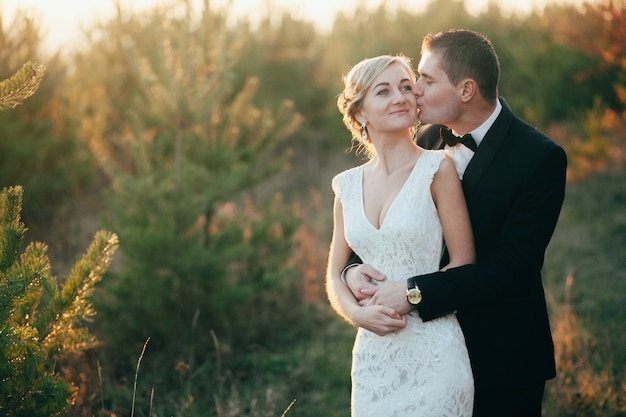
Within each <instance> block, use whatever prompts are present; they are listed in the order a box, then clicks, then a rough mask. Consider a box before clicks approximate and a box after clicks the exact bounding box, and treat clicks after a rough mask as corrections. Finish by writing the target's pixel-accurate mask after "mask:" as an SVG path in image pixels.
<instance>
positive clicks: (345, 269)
mask: <svg viewBox="0 0 626 417" xmlns="http://www.w3.org/2000/svg"><path fill="white" fill-rule="evenodd" d="M357 265H360V264H358V263H353V264H349V265H346V267H345V268H343V270H342V271H341V275H340V276H339V277H340V278H341V282H343V283H344V284H346V285H348V281H346V272H348V269H350V268H352V267H353V266H357Z"/></svg>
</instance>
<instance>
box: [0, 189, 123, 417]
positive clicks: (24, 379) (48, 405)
mask: <svg viewBox="0 0 626 417" xmlns="http://www.w3.org/2000/svg"><path fill="white" fill-rule="evenodd" d="M22 191H23V190H22V188H21V187H19V186H17V187H10V188H5V189H4V190H2V192H1V193H0V381H2V383H0V415H3V416H4V415H7V416H22V415H23V416H26V415H28V416H29V417H50V416H58V415H65V412H66V411H67V408H68V407H69V404H70V402H71V399H72V397H73V395H74V392H75V390H74V389H73V388H72V387H71V384H70V383H69V382H67V381H64V380H63V379H62V378H61V375H59V374H58V373H57V372H56V371H55V366H56V363H57V360H59V359H63V358H64V357H67V355H68V354H70V353H73V352H80V351H84V350H85V349H87V348H89V347H92V346H94V345H95V344H96V342H97V341H96V339H95V338H94V337H93V336H92V335H91V334H90V333H89V330H88V328H87V327H86V326H85V324H86V322H87V321H88V320H89V319H90V318H92V317H93V315H94V314H95V311H94V309H93V307H92V304H91V301H90V299H89V296H90V294H91V292H92V291H93V289H94V286H95V284H96V283H97V282H99V281H100V279H101V278H102V276H103V275H104V273H105V272H106V270H107V268H108V266H109V264H110V262H111V259H112V257H113V254H114V253H115V250H116V249H117V245H118V241H117V236H116V235H115V234H113V233H111V232H106V231H99V232H97V233H96V236H95V238H94V240H93V242H92V244H91V245H90V247H89V249H88V250H87V252H86V253H85V254H84V255H83V257H82V258H81V259H80V260H79V261H78V262H77V263H76V264H75V265H74V267H73V268H72V270H71V272H70V274H69V276H68V277H67V279H65V280H63V282H64V284H63V285H59V283H58V280H57V279H56V278H55V277H54V276H52V275H51V271H50V261H49V260H48V257H47V254H46V252H47V247H46V245H45V244H43V243H38V242H34V243H31V244H30V245H28V247H27V248H26V249H25V250H24V251H23V253H22V254H21V255H20V246H21V244H22V240H23V237H24V232H25V230H26V228H25V227H24V224H23V223H22V222H21V220H20V211H21V203H22Z"/></svg>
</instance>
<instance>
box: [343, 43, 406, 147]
mask: <svg viewBox="0 0 626 417" xmlns="http://www.w3.org/2000/svg"><path fill="white" fill-rule="evenodd" d="M394 63H398V64H400V65H402V67H404V68H405V69H406V70H407V71H408V73H409V74H411V76H412V77H413V81H415V79H416V76H415V71H414V70H413V67H412V66H411V59H410V58H409V57H407V56H405V55H402V54H398V55H395V56H392V55H380V56H377V57H373V58H366V59H364V60H363V61H361V62H359V63H358V64H356V65H355V66H354V67H352V69H351V70H350V71H349V72H348V73H346V74H344V76H343V85H344V89H343V91H342V92H341V94H339V97H338V98H337V107H338V108H339V112H340V113H341V114H342V115H343V123H344V124H345V125H346V127H347V128H348V130H349V131H350V132H351V133H352V142H353V145H356V147H357V151H356V153H357V154H359V153H360V151H361V150H365V151H366V153H367V154H368V155H369V156H370V157H371V156H372V152H373V149H371V148H372V144H371V142H370V141H368V142H367V143H364V142H363V140H362V135H363V128H362V127H361V123H359V121H358V120H357V119H356V115H357V113H358V112H359V110H361V106H362V105H363V99H364V98H365V95H366V94H367V91H368V90H369V88H370V87H371V86H372V83H373V82H374V80H375V79H376V77H378V76H379V75H380V74H381V73H382V72H383V71H384V70H385V69H387V67H388V66H389V65H391V64H394Z"/></svg>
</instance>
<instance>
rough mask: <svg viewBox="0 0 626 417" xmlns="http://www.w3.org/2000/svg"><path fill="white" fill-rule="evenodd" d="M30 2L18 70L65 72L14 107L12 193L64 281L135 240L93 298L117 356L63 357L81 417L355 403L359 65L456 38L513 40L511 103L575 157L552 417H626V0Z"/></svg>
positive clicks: (508, 68) (314, 411) (504, 51)
mask: <svg viewBox="0 0 626 417" xmlns="http://www.w3.org/2000/svg"><path fill="white" fill-rule="evenodd" d="M16 3H18V2H9V1H6V0H5V2H4V3H2V2H0V17H1V19H0V22H1V23H2V25H1V26H0V79H5V78H8V77H9V76H11V75H12V74H13V73H15V72H16V71H17V70H18V69H19V68H20V67H21V66H22V64H23V63H24V62H26V61H36V62H38V63H40V64H42V65H44V66H45V68H46V73H45V77H44V79H43V81H42V83H41V85H40V87H39V89H38V91H37V92H36V94H35V95H33V96H32V97H31V98H29V99H28V100H27V101H25V102H24V104H22V105H21V106H19V107H16V108H15V109H11V110H7V111H3V112H0V186H1V187H8V186H13V185H21V186H22V187H23V188H24V201H23V210H22V220H23V221H24V223H25V224H26V226H27V227H28V232H27V234H26V237H27V240H28V241H40V242H45V243H46V244H47V245H48V254H49V257H50V260H51V262H52V268H53V271H54V273H55V274H57V275H58V276H60V277H63V276H65V275H66V274H67V272H68V270H69V269H70V267H71V265H72V264H73V262H75V260H76V259H77V258H78V257H79V256H80V255H81V254H82V253H83V252H84V251H85V249H86V248H87V246H88V245H89V242H90V241H91V239H92V238H93V236H94V234H95V233H96V231H98V230H102V229H105V230H109V231H112V232H114V233H116V234H117V235H118V236H119V240H120V246H119V250H118V251H117V253H116V255H115V258H114V261H113V263H112V265H111V267H110V268H109V271H108V272H107V274H106V276H105V277H104V279H103V280H102V282H101V283H100V284H99V286H98V288H97V291H96V292H95V293H94V294H93V296H92V300H93V303H94V305H95V309H96V311H97V315H96V317H95V319H94V320H93V322H92V323H91V324H90V328H91V331H92V332H93V334H95V335H96V337H97V339H98V345H97V346H96V347H92V348H89V349H85V350H83V351H81V352H77V353H75V354H73V355H70V356H69V358H66V359H65V360H64V361H63V362H62V363H59V364H58V366H57V368H56V369H57V371H58V372H59V373H60V374H61V375H62V376H63V378H65V379H67V380H69V381H71V382H72V383H73V384H74V386H75V387H76V397H75V400H74V404H73V406H72V407H71V415H72V416H93V415H98V416H121V415H131V413H132V415H137V416H149V415H151V416H190V417H196V416H198V417H199V416H219V417H223V416H255V417H256V416H263V417H265V416H267V417H269V416H281V415H283V414H285V415H287V416H288V417H295V416H307V417H309V416H310V417H319V416H327V417H335V416H336V417H339V416H347V415H349V394H350V378H349V369H350V350H351V346H352V341H353V337H354V329H352V328H351V327H349V326H348V325H347V324H346V323H343V322H342V321H341V320H340V319H339V318H337V317H336V315H335V314H334V313H333V312H332V311H331V309H330V307H329V305H328V303H327V301H326V298H325V293H324V273H325V267H326V256H327V250H328V244H329V242H330V233H331V228H332V210H331V209H332V198H333V195H332V191H331V189H330V180H331V178H332V177H333V176H334V175H335V174H336V173H338V172H339V171H341V170H343V169H346V168H348V167H351V166H354V165H356V164H359V163H361V162H362V159H361V158H360V157H356V156H354V155H353V154H351V153H349V152H347V149H348V148H349V147H350V135H349V133H348V131H347V130H346V129H345V127H343V125H342V122H341V116H340V114H339V112H338V111H337V109H336V106H335V101H336V96H337V94H338V93H339V92H340V90H341V76H342V75H343V74H344V73H345V72H346V71H347V70H348V69H349V68H350V66H351V65H354V64H355V63H356V62H358V61H360V60H361V59H363V58H365V57H369V56H374V55H378V54H387V53H388V54H396V53H403V54H406V55H408V56H411V57H414V60H415V64H417V62H418V60H419V52H420V44H421V39H422V38H423V36H424V35H425V34H426V33H428V32H437V31H440V30H445V29H450V28H467V29H472V30H476V31H479V32H482V33H484V34H486V35H487V36H488V37H489V38H490V39H491V40H492V41H493V43H494V45H495V48H496V50H497V51H498V54H499V57H500V62H501V67H502V79H501V91H500V93H501V95H502V96H503V97H505V98H506V100H507V101H508V103H509V104H510V106H511V107H512V108H513V110H514V111H515V112H516V113H517V114H518V115H520V116H521V117H523V118H525V119H526V120H528V121H529V122H530V123H532V124H533V125H535V126H537V127H538V128H539V129H541V130H543V131H544V132H546V133H547V134H548V135H549V136H551V137H552V138H553V139H554V140H555V141H556V142H558V143H559V144H560V145H562V146H563V147H564V148H565V149H566V151H567V153H568V157H569V170H568V186H567V193H566V200H565V204H564V207H563V211H562V214H561V218H560V220H559V224H558V226H557V230H556V232H555V235H554V238H553V239H552V242H551V244H550V246H549V248H548V253H547V257H546V263H545V267H544V283H545V286H546V289H547V296H548V302H549V307H550V314H551V322H552V327H553V333H554V337H555V344H556V349H557V361H558V369H559V374H558V377H557V378H556V379H554V380H552V381H550V382H549V383H548V388H547V393H546V398H545V407H544V409H545V410H544V415H545V416H550V417H565V416H625V415H626V401H625V400H624V398H626V384H625V382H624V377H625V371H624V370H625V364H626V336H625V333H624V331H623V330H624V324H623V323H624V322H625V319H626V307H624V305H625V303H624V298H625V297H624V294H626V272H625V271H626V181H625V179H626V177H625V172H624V170H625V168H626V154H625V152H626V15H625V12H626V1H625V0H617V1H612V0H598V1H593V2H584V3H582V2H559V3H549V2H548V3H532V2H531V3H528V4H529V5H530V7H526V8H525V9H520V8H515V7H513V6H510V5H508V4H507V3H506V2H502V3H497V2H492V3H487V4H485V3H480V4H475V3H471V2H467V3H464V2H462V1H456V0H439V1H431V2H420V3H419V4H418V2H415V4H411V2H400V1H398V2H389V3H384V2H380V1H379V2H375V3H374V2H372V3H368V2H365V1H360V2H354V3H350V4H349V2H335V3H337V5H339V4H341V7H336V8H328V9H323V6H322V5H323V4H326V3H324V2H318V3H319V7H318V8H310V9H309V8H308V7H312V4H313V3H312V2H309V3H307V2H301V3H298V2H293V3H290V4H291V5H292V7H286V6H285V5H284V4H282V3H280V2H270V1H268V2H259V3H257V4H256V5H254V6H252V5H248V6H245V5H244V4H243V3H237V2H236V1H232V2H227V1H222V2H217V1H215V2H211V1H208V0H207V1H202V2H193V1H185V0H178V1H176V0H172V1H171V2H164V1H160V2H154V3H146V4H143V3H141V2H137V3H136V4H135V5H134V6H131V5H126V6H125V5H124V4H122V3H123V2H119V3H110V4H109V3H106V4H105V3H99V2H93V3H90V2H83V3H85V4H92V6H94V7H95V6H97V7H95V8H91V9H87V8H86V7H85V6H84V5H83V6H79V5H78V3H76V4H74V3H73V2H70V1H68V2H45V4H46V5H48V6H49V5H52V4H54V5H55V10H54V11H50V10H51V8H50V7H48V6H46V7H43V6H44V4H43V3H41V4H39V6H41V7H38V5H37V4H36V3H32V2H30V3H29V2H27V1H25V2H19V4H16ZM285 4H287V3H285ZM20 6H22V7H20ZM94 10H95V14H94ZM319 10H324V12H323V13H322V14H321V15H319ZM314 11H315V12H314ZM51 16H54V17H51ZM320 16H321V17H325V19H321V17H320ZM50 19H52V20H50ZM54 22H56V23H54ZM59 22H63V23H62V24H61V25H59ZM76 23H78V24H76ZM60 27H65V28H66V29H67V30H64V31H61V29H60ZM61 32H62V33H61ZM148 341H149V343H148ZM144 349H145V350H144ZM142 350H143V352H144V353H143V355H142V357H141V366H138V358H139V357H140V355H141V354H142ZM135 378H136V380H135ZM294 400H295V402H293V401H294ZM0 401H1V400H0Z"/></svg>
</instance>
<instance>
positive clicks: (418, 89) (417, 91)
mask: <svg viewBox="0 0 626 417" xmlns="http://www.w3.org/2000/svg"><path fill="white" fill-rule="evenodd" d="M412 90H413V94H415V95H416V96H420V95H422V88H421V87H420V82H419V80H418V81H417V82H416V83H415V84H413V89H412Z"/></svg>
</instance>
